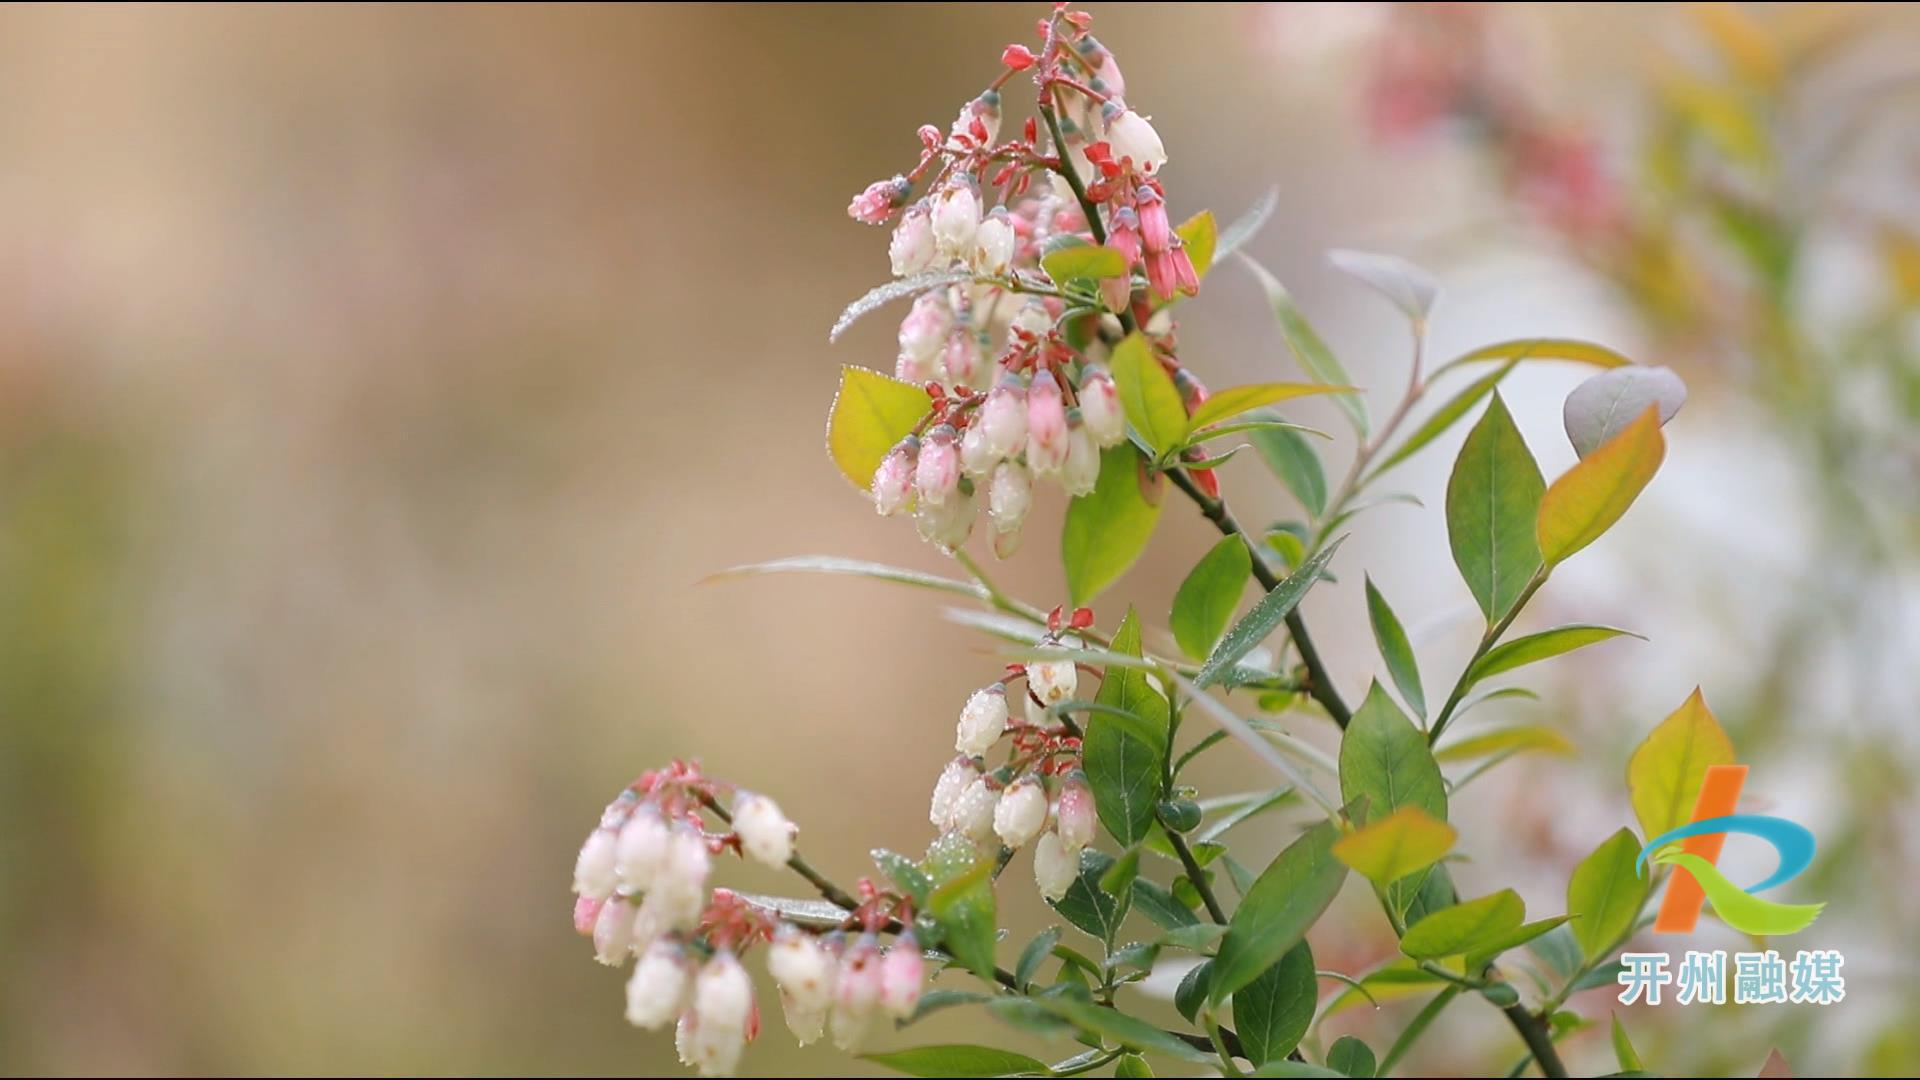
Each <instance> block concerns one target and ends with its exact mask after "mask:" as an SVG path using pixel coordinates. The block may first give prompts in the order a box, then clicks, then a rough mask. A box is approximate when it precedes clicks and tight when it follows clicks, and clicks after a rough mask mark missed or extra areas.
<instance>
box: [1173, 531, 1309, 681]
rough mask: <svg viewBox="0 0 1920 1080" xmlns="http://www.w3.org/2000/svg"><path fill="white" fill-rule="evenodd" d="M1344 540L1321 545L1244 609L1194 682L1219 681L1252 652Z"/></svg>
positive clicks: (1295, 602)
mask: <svg viewBox="0 0 1920 1080" xmlns="http://www.w3.org/2000/svg"><path fill="white" fill-rule="evenodd" d="M1345 539H1346V537H1344V536H1343V537H1340V538H1339V539H1337V540H1335V541H1334V542H1333V543H1331V544H1328V545H1327V546H1326V547H1324V548H1321V549H1320V553H1319V554H1317V555H1315V556H1314V557H1313V558H1311V559H1308V560H1307V561H1306V563H1305V564H1303V565H1302V566H1301V567H1300V569H1298V570H1295V571H1294V572H1293V573H1292V574H1290V575H1288V576H1287V578H1286V580H1284V581H1282V582H1281V583H1280V584H1278V585H1275V586H1274V587H1273V589H1272V590H1270V591H1269V592H1268V593H1267V595H1265V596H1263V597H1261V598H1260V601H1259V602H1258V603H1256V604H1254V605H1253V610H1252V611H1249V612H1247V614H1246V615H1245V617H1243V618H1242V619H1241V620H1240V621H1239V622H1237V623H1235V624H1234V625H1233V629H1231V630H1229V631H1227V635H1226V637H1224V638H1222V639H1220V644H1219V645H1218V646H1216V647H1215V648H1214V650H1213V654H1212V655H1211V656H1209V657H1207V662H1206V664H1205V665H1203V666H1202V667H1201V668H1200V674H1199V676H1198V677H1196V678H1195V679H1194V682H1195V683H1196V684H1197V685H1199V686H1200V687H1202V688H1205V687H1208V686H1211V685H1213V684H1214V683H1216V682H1219V681H1220V679H1221V677H1222V676H1223V675H1225V674H1226V673H1227V672H1229V671H1231V670H1232V669H1233V666H1234V665H1235V664H1237V663H1239V662H1240V661H1241V659H1242V658H1244V657H1245V656H1246V655H1247V654H1248V653H1250V652H1252V651H1253V649H1254V647H1255V646H1256V645H1259V644H1260V643H1261V642H1262V641H1265V640H1266V639H1267V636H1268V635H1269V634H1272V633H1273V631H1274V628H1275V627H1277V626H1279V625H1280V624H1281V623H1282V622H1284V621H1286V618H1287V615H1288V614H1289V613H1291V612H1292V611H1293V609H1294V608H1295V607H1296V606H1298V605H1299V603H1300V600H1301V599H1302V598H1303V597H1305V596H1306V595H1307V590H1308V589H1311V588H1313V584H1314V582H1316V581H1318V580H1320V576H1321V574H1323V573H1325V571H1326V568H1327V564H1328V563H1329V562H1331V561H1333V555H1334V552H1336V551H1338V550H1339V549H1340V544H1341V542H1342V541H1344V540H1345Z"/></svg>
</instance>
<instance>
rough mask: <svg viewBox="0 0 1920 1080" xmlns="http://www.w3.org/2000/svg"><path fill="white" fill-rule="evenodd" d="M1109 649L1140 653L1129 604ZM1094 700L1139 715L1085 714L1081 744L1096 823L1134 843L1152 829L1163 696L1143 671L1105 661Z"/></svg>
mask: <svg viewBox="0 0 1920 1080" xmlns="http://www.w3.org/2000/svg"><path fill="white" fill-rule="evenodd" d="M1111 651H1112V652H1116V653H1122V654H1125V655H1128V656H1136V657H1137V656H1139V655H1140V654H1141V645H1140V619H1139V616H1138V615H1137V614H1135V612H1134V611H1133V609H1132V608H1128V609H1127V614H1126V617H1125V618H1123V619H1122V620H1121V621H1120V626H1119V628H1118V629H1117V630H1116V631H1115V632H1114V635H1113V643H1112V649H1111ZM1094 700H1095V701H1097V702H1098V703H1099V704H1101V705H1104V706H1107V707H1109V708H1112V709H1116V710H1119V711H1120V712H1123V713H1127V714H1129V715H1131V716H1134V717H1137V718H1139V720H1140V723H1138V724H1123V723H1121V722H1120V721H1119V720H1118V718H1117V717H1115V716H1112V715H1109V714H1105V713H1100V712H1096V713H1094V714H1092V715H1091V716H1089V717H1088V718H1087V728H1086V740H1085V744H1084V745H1083V747H1082V761H1083V762H1084V764H1085V768H1086V772H1087V785H1088V787H1090V788H1092V789H1093V805H1094V809H1095V811H1096V812H1097V813H1098V814H1099V816H1100V824H1101V825H1102V826H1104V827H1105V828H1106V830H1107V832H1108V833H1110V834H1111V835H1112V836H1113V838H1114V839H1115V840H1117V841H1119V842H1120V843H1121V844H1122V845H1132V844H1136V843H1139V842H1140V841H1141V840H1142V839H1144V838H1145V837H1146V835H1147V833H1148V832H1149V831H1150V830H1151V829H1152V827H1153V817H1154V807H1155V806H1156V805H1158V804H1159V802H1160V795H1161V781H1162V780H1163V779H1164V772H1163V769H1162V765H1163V763H1164V761H1165V758H1166V751H1167V735H1166V732H1167V723H1168V720H1167V699H1166V698H1164V697H1162V696H1160V692H1159V691H1157V690H1155V689H1154V688H1153V685H1152V683H1151V682H1149V681H1148V678H1147V673H1146V672H1145V671H1143V670H1141V669H1139V668H1116V667H1110V668H1109V670H1108V672H1107V677H1106V681H1104V682H1102V683H1101V684H1100V692H1099V694H1098V695H1097V696H1096V697H1095V699H1094Z"/></svg>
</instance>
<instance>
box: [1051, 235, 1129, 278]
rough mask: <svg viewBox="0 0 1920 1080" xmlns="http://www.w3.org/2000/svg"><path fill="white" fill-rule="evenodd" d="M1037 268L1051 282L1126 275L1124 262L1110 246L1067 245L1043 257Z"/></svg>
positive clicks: (1123, 258) (1125, 263) (1124, 258)
mask: <svg viewBox="0 0 1920 1080" xmlns="http://www.w3.org/2000/svg"><path fill="white" fill-rule="evenodd" d="M1040 269H1042V270H1045V271H1046V272H1047V276H1048V277H1050V278H1052V279H1053V280H1054V281H1057V282H1060V283H1062V284H1065V283H1066V282H1069V281H1072V280H1074V279H1075V278H1111V277H1121V276H1123V275H1125V274H1126V272H1127V260H1126V257H1125V256H1123V255H1121V254H1120V253H1119V252H1118V251H1115V250H1114V249H1112V248H1110V247H1103V246H1101V245H1098V244H1084V243H1082V244H1070V245H1068V246H1066V247H1061V248H1056V249H1054V250H1052V251H1049V252H1047V253H1046V254H1045V255H1042V256H1041V257H1040Z"/></svg>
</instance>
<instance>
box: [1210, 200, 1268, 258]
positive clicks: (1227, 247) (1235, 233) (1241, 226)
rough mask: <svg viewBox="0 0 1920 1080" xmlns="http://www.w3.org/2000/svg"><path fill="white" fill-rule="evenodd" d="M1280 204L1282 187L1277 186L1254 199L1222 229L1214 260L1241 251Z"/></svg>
mask: <svg viewBox="0 0 1920 1080" xmlns="http://www.w3.org/2000/svg"><path fill="white" fill-rule="evenodd" d="M1279 205H1280V189H1279V188H1277V187H1270V188H1268V189H1267V190H1266V191H1265V192H1264V193H1263V194H1262V195H1261V196H1260V197H1259V198H1257V199H1255V200H1253V205H1252V206H1249V207H1247V209H1246V212H1245V213H1242V214H1241V215H1240V216H1239V217H1237V218H1234V219H1233V223H1232V224H1230V225H1228V226H1227V227H1226V228H1224V229H1222V230H1220V242H1219V244H1218V245H1217V246H1215V248H1214V251H1213V258H1214V261H1216V262H1217V261H1219V260H1221V259H1223V258H1226V257H1227V256H1228V255H1231V254H1233V253H1234V252H1236V251H1239V250H1240V248H1241V247H1242V246H1243V245H1244V244H1246V242H1247V241H1249V240H1251V239H1253V237H1254V234H1256V233H1258V232H1259V231H1260V229H1261V228H1262V227H1263V226H1265V225H1266V223H1267V220H1268V219H1269V218H1271V217H1273V211H1274V210H1275V208H1277V207H1278V206H1279Z"/></svg>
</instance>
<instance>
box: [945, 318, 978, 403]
mask: <svg viewBox="0 0 1920 1080" xmlns="http://www.w3.org/2000/svg"><path fill="white" fill-rule="evenodd" d="M945 360H946V368H947V382H949V383H951V384H952V385H954V386H970V387H976V388H977V387H979V386H980V384H981V381H982V380H983V379H985V377H986V375H987V356H986V353H985V352H983V351H982V350H981V348H980V339H979V338H978V337H977V336H975V335H974V333H973V332H972V331H971V330H968V329H966V328H965V327H961V328H959V329H957V330H955V331H954V332H953V333H952V334H949V335H948V336H947V350H946V355H945Z"/></svg>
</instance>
